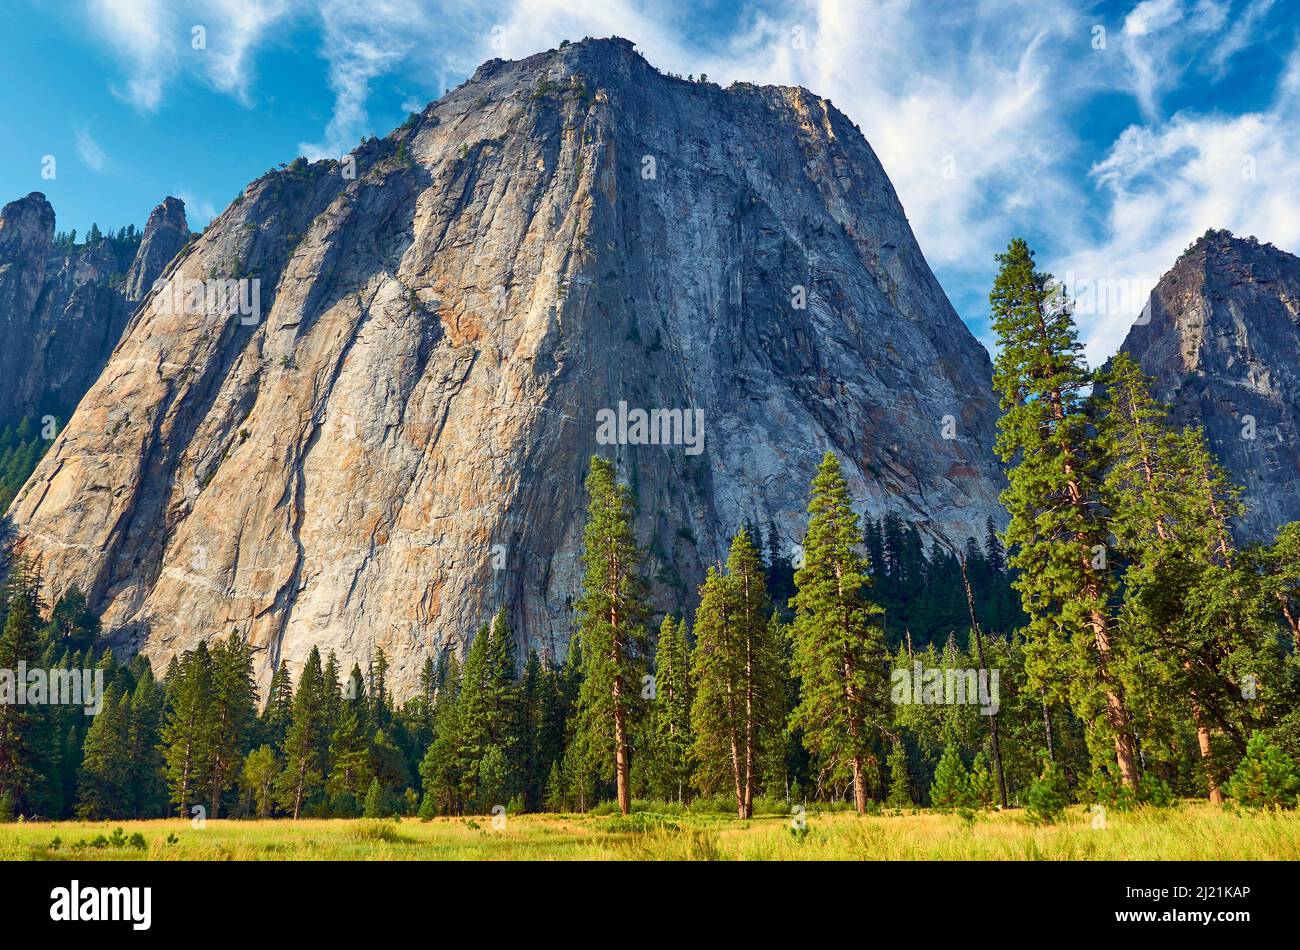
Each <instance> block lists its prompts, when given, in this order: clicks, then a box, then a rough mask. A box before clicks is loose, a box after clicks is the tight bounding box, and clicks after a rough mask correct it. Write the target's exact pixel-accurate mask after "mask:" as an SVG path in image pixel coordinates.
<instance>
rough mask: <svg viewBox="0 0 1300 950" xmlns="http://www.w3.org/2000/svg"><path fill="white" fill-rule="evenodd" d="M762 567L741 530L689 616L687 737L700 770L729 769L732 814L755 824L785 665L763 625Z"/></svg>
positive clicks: (766, 610)
mask: <svg viewBox="0 0 1300 950" xmlns="http://www.w3.org/2000/svg"><path fill="white" fill-rule="evenodd" d="M763 575H764V572H763V567H762V562H761V561H760V560H759V558H758V552H757V550H756V549H755V548H754V545H753V543H752V541H751V540H750V537H749V534H748V532H747V530H746V529H744V528H742V529H741V530H740V532H739V533H737V535H736V537H735V538H734V539H733V540H732V543H731V552H730V554H729V556H728V558H727V572H726V574H725V575H724V574H719V573H717V572H716V571H714V570H712V569H711V570H710V571H709V575H708V577H707V579H706V580H705V583H704V586H703V587H702V588H701V589H700V598H701V599H700V607H699V610H698V611H697V612H696V615H695V634H696V646H695V651H694V652H693V654H692V656H691V679H692V682H693V683H694V685H695V697H694V703H693V705H692V715H691V729H692V731H693V732H694V734H695V747H696V757H697V759H699V760H700V761H701V762H709V763H717V762H723V761H725V762H728V763H729V764H730V773H731V776H730V777H731V780H732V786H733V788H734V790H735V793H736V809H737V814H738V815H739V816H740V817H741V818H751V817H753V811H754V787H755V785H756V784H757V783H758V781H759V778H760V769H761V767H762V760H763V759H764V758H767V757H770V754H771V751H772V749H773V747H774V746H775V744H776V742H777V740H778V739H779V738H780V726H781V721H780V720H781V717H782V716H783V715H784V713H785V708H784V702H783V699H784V696H783V692H784V690H783V687H784V683H785V670H784V657H783V656H782V650H781V644H780V642H779V641H778V640H777V639H776V636H778V635H779V629H778V628H776V627H774V626H773V625H772V624H771V623H769V618H770V616H771V609H772V608H771V602H770V601H769V600H768V597H767V587H766V584H765V581H764V576H763Z"/></svg>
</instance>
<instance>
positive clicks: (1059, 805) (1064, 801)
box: [1025, 762, 1070, 825]
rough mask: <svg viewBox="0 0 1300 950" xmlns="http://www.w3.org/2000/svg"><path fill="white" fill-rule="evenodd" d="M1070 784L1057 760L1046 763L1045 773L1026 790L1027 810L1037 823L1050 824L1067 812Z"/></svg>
mask: <svg viewBox="0 0 1300 950" xmlns="http://www.w3.org/2000/svg"><path fill="white" fill-rule="evenodd" d="M1068 804H1070V786H1069V783H1068V782H1066V780H1065V774H1064V773H1063V772H1062V771H1061V770H1060V769H1059V768H1057V766H1056V763H1055V762H1047V763H1044V767H1043V774H1042V775H1040V776H1039V777H1038V778H1037V779H1036V780H1035V781H1034V782H1033V784H1031V785H1030V786H1029V789H1028V791H1026V792H1025V811H1026V813H1027V814H1028V815H1029V820H1030V821H1032V822H1033V823H1034V824H1036V825H1050V824H1053V823H1054V822H1056V821H1058V820H1060V817H1061V816H1062V815H1063V814H1065V806H1066V805H1068Z"/></svg>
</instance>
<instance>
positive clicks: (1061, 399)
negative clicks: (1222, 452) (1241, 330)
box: [989, 238, 1137, 788]
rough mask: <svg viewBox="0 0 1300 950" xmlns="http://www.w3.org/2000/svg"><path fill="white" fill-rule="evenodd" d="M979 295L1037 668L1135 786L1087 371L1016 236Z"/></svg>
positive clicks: (1047, 280)
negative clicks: (1056, 683)
mask: <svg viewBox="0 0 1300 950" xmlns="http://www.w3.org/2000/svg"><path fill="white" fill-rule="evenodd" d="M998 262H999V264H1000V265H1001V269H1000V270H999V272H998V275H997V279H996V280H995V282H994V285H993V292H992V293H991V294H990V295H989V302H990V304H991V305H992V309H993V327H994V330H995V331H996V332H997V335H998V343H999V349H1000V352H999V354H998V358H997V361H996V363H995V365H994V374H993V382H994V388H995V389H996V390H997V391H998V393H999V396H1000V400H1001V406H1002V411H1003V415H1002V417H1001V418H1000V419H999V420H998V439H997V445H996V449H997V452H998V454H999V455H1000V456H1001V458H1002V459H1003V461H1005V462H1008V463H1010V464H1011V468H1010V470H1009V471H1008V481H1009V485H1008V487H1007V488H1006V490H1005V491H1004V492H1003V493H1002V501H1003V504H1004V505H1005V506H1006V508H1007V511H1008V512H1009V513H1010V515H1011V523H1010V526H1009V527H1008V528H1007V532H1006V535H1005V541H1006V543H1007V545H1008V546H1009V547H1011V548H1013V549H1014V550H1015V552H1016V553H1015V555H1014V556H1013V557H1012V558H1011V566H1012V567H1014V568H1016V569H1017V570H1018V571H1019V572H1020V574H1019V576H1018V578H1017V580H1016V587H1017V589H1018V590H1019V591H1020V593H1021V595H1022V598H1023V601H1024V608H1025V611H1026V612H1027V613H1028V615H1029V618H1030V623H1029V632H1030V634H1031V636H1032V637H1033V638H1034V640H1035V644H1034V646H1035V650H1034V652H1033V655H1032V656H1033V660H1034V661H1035V666H1034V669H1035V671H1036V672H1035V676H1036V677H1037V678H1039V679H1049V678H1052V676H1053V675H1054V674H1057V673H1058V672H1059V673H1063V674H1064V676H1065V679H1066V683H1067V688H1068V690H1069V692H1070V694H1071V698H1072V700H1073V702H1074V706H1075V708H1076V709H1077V710H1078V711H1079V713H1080V715H1081V716H1082V718H1083V719H1084V720H1085V722H1089V723H1093V724H1095V727H1094V728H1095V731H1096V732H1097V738H1098V739H1099V740H1100V739H1109V741H1112V742H1113V744H1114V750H1115V759H1116V762H1117V764H1118V767H1119V773H1120V776H1121V777H1122V779H1123V781H1124V783H1125V784H1126V785H1128V786H1129V787H1130V788H1136V786H1137V754H1136V750H1135V746H1134V740H1133V733H1132V728H1131V725H1130V721H1129V710H1128V704H1127V701H1126V698H1125V695H1124V689H1123V684H1122V683H1121V682H1120V679H1119V676H1118V673H1117V670H1116V667H1117V665H1118V664H1119V661H1120V659H1121V658H1120V657H1119V656H1117V653H1118V652H1119V651H1120V646H1121V644H1119V643H1118V642H1117V639H1116V634H1117V631H1116V629H1115V624H1114V623H1113V621H1112V618H1111V615H1110V611H1109V609H1108V605H1109V602H1110V600H1111V598H1112V597H1113V595H1114V591H1115V581H1114V578H1113V576H1112V574H1111V573H1110V572H1109V571H1108V569H1107V562H1106V545H1107V542H1108V540H1109V531H1108V530H1107V525H1106V523H1105V520H1104V518H1103V517H1102V512H1101V506H1100V498H1099V495H1100V484H1099V482H1100V478H1101V471H1100V467H1101V464H1102V460H1101V459H1100V458H1099V457H1098V454H1097V453H1096V452H1094V451H1092V447H1091V446H1090V444H1089V426H1090V420H1089V419H1088V416H1087V413H1086V412H1085V411H1084V409H1085V397H1086V392H1085V391H1086V389H1087V387H1088V386H1089V384H1090V382H1091V379H1090V377H1089V374H1088V372H1087V369H1086V367H1085V366H1084V364H1083V358H1082V355H1081V350H1080V346H1079V343H1078V339H1077V337H1076V334H1075V329H1074V321H1073V318H1072V316H1071V313H1070V307H1069V304H1068V302H1067V301H1066V300H1065V299H1064V298H1063V295H1062V294H1060V293H1059V290H1058V289H1057V288H1056V286H1055V285H1053V284H1052V283H1051V277H1050V275H1048V274H1045V273H1041V272H1039V271H1037V270H1035V268H1034V256H1033V252H1032V251H1030V250H1029V246H1028V245H1027V244H1026V243H1025V242H1024V241H1023V240H1021V239H1019V238H1017V239H1016V240H1014V241H1012V242H1011V244H1010V246H1009V247H1008V249H1007V252H1006V253H1005V254H1000V255H998Z"/></svg>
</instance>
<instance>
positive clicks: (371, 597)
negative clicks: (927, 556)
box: [12, 40, 1000, 695]
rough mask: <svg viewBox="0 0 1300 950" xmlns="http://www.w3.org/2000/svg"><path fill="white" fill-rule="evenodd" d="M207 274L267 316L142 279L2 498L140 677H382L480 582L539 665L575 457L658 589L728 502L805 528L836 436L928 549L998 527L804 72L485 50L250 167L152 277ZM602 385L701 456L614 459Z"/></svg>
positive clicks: (911, 251)
mask: <svg viewBox="0 0 1300 950" xmlns="http://www.w3.org/2000/svg"><path fill="white" fill-rule="evenodd" d="M210 276H215V277H219V278H222V279H226V278H229V279H236V278H244V279H246V280H250V281H251V279H254V278H255V279H257V280H258V281H259V284H258V285H257V287H256V289H257V290H258V292H259V293H260V319H258V320H256V321H251V320H244V321H241V320H240V319H239V318H238V317H231V316H226V315H222V314H218V313H215V312H213V311H212V308H209V309H208V311H207V312H203V313H198V314H195V313H186V312H178V310H179V311H184V310H185V309H186V308H184V307H181V308H177V307H176V306H175V301H174V295H172V294H161V293H157V294H154V295H153V296H151V297H150V298H149V299H147V300H146V301H145V302H144V304H143V306H142V308H141V310H140V311H139V312H138V314H137V315H136V317H135V319H134V321H133V324H132V326H131V328H130V329H129V330H128V332H127V335H126V337H125V338H124V340H123V342H122V344H121V346H120V347H119V348H118V350H117V352H116V353H115V354H114V355H113V359H112V360H111V362H110V363H109V365H108V367H107V368H106V369H105V371H104V373H103V374H102V376H101V377H100V379H99V381H98V382H97V383H96V384H95V386H94V387H93V388H92V390H91V391H90V392H89V393H88V394H87V396H86V398H85V399H84V400H83V401H82V403H81V406H80V408H79V409H78V411H77V413H76V416H75V417H74V418H73V420H72V422H71V425H70V426H69V428H68V430H67V431H66V432H65V433H64V434H63V435H62V436H61V437H60V439H59V440H58V442H57V443H56V444H55V445H54V446H53V448H52V450H51V451H50V453H49V455H48V456H47V457H46V458H45V460H44V461H43V462H42V464H41V467H40V468H39V469H38V471H37V472H36V474H35V475H34V476H33V477H32V479H31V480H30V481H29V482H28V484H27V486H26V487H25V488H24V490H23V493H22V495H21V496H20V497H19V498H18V499H17V500H16V502H15V504H14V506H13V509H12V514H13V517H14V520H15V522H16V524H17V527H18V530H19V531H20V532H21V534H22V536H23V542H22V543H23V546H24V548H25V550H26V552H27V553H30V554H39V555H40V556H41V557H42V559H43V562H42V563H43V567H44V570H45V576H46V577H47V578H48V580H49V582H50V586H51V588H53V589H55V590H57V589H62V588H64V587H66V586H67V585H68V584H71V583H74V582H75V583H77V584H79V585H81V587H82V588H83V590H86V591H88V592H89V595H90V598H91V600H92V602H93V603H94V604H95V605H96V606H97V607H99V608H100V609H102V610H104V611H105V624H106V626H107V627H108V628H109V629H112V630H114V631H116V635H117V636H118V638H119V639H120V640H121V641H122V642H124V643H129V644H132V645H134V646H137V647H139V648H140V649H142V650H143V651H144V652H145V653H146V654H147V655H148V656H149V657H150V658H151V659H152V660H153V661H154V662H155V663H156V664H166V662H167V661H168V659H169V658H170V657H171V656H173V655H174V654H175V653H176V652H178V651H181V650H184V649H188V648H192V647H193V646H195V645H196V643H198V642H199V641H200V640H202V639H204V638H207V637H211V636H214V635H221V634H225V633H227V632H229V631H232V630H241V631H243V632H245V633H246V634H248V635H249V636H250V637H251V639H252V642H253V643H254V644H255V645H256V647H257V648H258V651H259V652H258V657H259V659H258V676H259V681H260V684H261V685H262V686H263V687H265V685H266V683H267V681H268V680H269V678H270V674H271V671H272V669H273V668H274V667H275V665H276V664H277V663H278V662H279V661H280V659H281V658H282V657H283V658H284V659H286V660H287V661H288V662H289V665H290V667H291V669H294V670H295V671H296V670H297V669H298V668H299V667H300V666H301V664H302V663H303V662H304V661H305V659H306V657H307V654H308V652H309V651H310V649H311V648H312V646H319V647H320V648H321V649H322V651H325V650H327V649H333V650H335V651H337V652H338V654H339V656H340V659H341V660H342V661H343V663H344V666H345V667H347V666H350V665H351V663H352V661H353V659H354V658H355V659H361V660H362V661H363V662H364V659H365V657H367V656H368V655H369V653H370V651H371V649H372V647H374V646H380V647H382V648H383V649H384V651H385V652H386V653H387V655H388V657H389V658H390V660H391V663H392V668H391V670H392V672H391V675H392V682H393V686H394V689H395V691H396V692H397V693H398V694H399V695H402V694H405V693H409V692H410V691H411V690H412V689H413V688H414V685H415V682H416V677H417V674H418V670H419V668H420V665H421V664H422V662H423V660H424V658H425V656H426V655H428V654H429V653H430V652H431V651H435V650H438V649H441V648H443V647H444V646H446V645H451V646H453V647H456V648H460V647H463V645H464V643H465V641H466V640H467V638H468V637H470V636H472V634H473V631H474V629H475V628H476V626H477V625H478V624H479V623H481V622H482V621H483V620H484V619H485V618H486V617H487V616H488V615H490V613H491V612H492V611H493V610H494V609H495V608H496V607H497V606H498V605H500V604H504V605H505V606H506V607H507V609H508V611H509V613H510V618H511V621H512V623H513V624H514V628H515V630H516V631H517V633H518V634H519V636H520V637H521V640H522V641H523V645H528V646H534V647H537V648H539V649H540V650H541V651H542V652H544V653H547V654H549V655H551V656H553V657H559V656H562V655H563V653H564V651H565V650H566V648H567V645H568V639H569V634H570V629H571V626H572V623H573V617H572V611H571V604H572V602H573V600H574V599H575V598H576V595H577V593H578V591H579V588H580V583H581V570H580V563H579V555H580V548H581V532H582V524H583V509H584V505H585V497H584V492H583V488H582V481H583V478H584V475H585V472H586V468H587V464H588V461H589V459H590V457H591V455H592V454H593V453H595V452H601V453H603V454H606V455H609V456H611V457H614V458H616V459H617V462H618V465H619V469H620V472H621V475H622V477H623V478H624V479H625V480H627V481H628V482H629V483H630V484H631V485H632V487H633V490H634V492H635V495H636V498H637V501H638V506H639V513H638V517H637V533H638V536H639V539H640V541H641V543H642V544H643V545H644V547H645V549H646V551H647V552H648V563H647V564H646V565H645V567H646V570H647V573H648V574H650V575H651V576H652V577H653V579H654V583H653V596H654V599H655V602H656V604H657V605H658V606H659V607H660V608H661V609H673V610H680V609H683V608H684V607H688V606H691V605H692V603H693V597H694V592H695V589H696V585H698V583H699V582H700V581H701V580H702V577H703V570H704V567H705V566H706V565H708V564H711V563H714V562H716V561H718V560H721V559H723V558H725V555H726V545H727V543H728V540H729V537H730V535H731V534H732V532H734V530H735V529H736V528H737V527H738V526H739V525H740V524H741V523H742V522H743V521H751V520H752V521H753V522H755V523H757V524H759V525H761V526H764V527H766V526H767V525H768V523H769V521H772V522H774V523H775V524H776V525H777V527H778V529H779V532H780V534H781V535H782V538H783V543H784V544H785V545H786V546H787V547H788V546H789V545H790V544H792V543H793V542H794V541H795V540H796V539H798V538H799V537H801V536H802V530H803V524H804V521H805V516H804V513H803V512H804V509H805V507H806V504H807V492H808V487H807V486H808V482H809V480H810V478H811V476H812V474H813V471H814V469H815V466H816V464H817V462H818V461H819V459H820V457H821V456H822V454H823V453H824V452H825V451H826V450H827V449H834V450H835V451H837V452H838V453H839V454H840V455H841V457H842V458H843V460H844V461H845V463H846V470H847V474H848V477H849V480H850V483H851V487H852V490H853V492H854V495H855V498H856V499H857V501H858V504H859V507H860V509H862V510H865V511H868V512H871V513H872V514H873V515H880V514H882V513H884V512H886V511H895V512H898V513H900V514H901V515H903V516H904V517H905V518H908V519H910V520H914V521H917V522H920V523H921V524H922V525H923V526H924V530H925V531H926V532H927V533H928V534H929V536H930V537H931V538H933V539H935V540H936V541H939V542H941V543H947V542H952V543H960V542H961V541H962V540H963V539H964V538H965V537H966V536H967V535H970V534H975V535H978V534H979V533H980V532H981V531H982V528H983V525H984V522H985V519H986V518H987V517H989V516H993V517H994V518H1000V515H999V514H998V509H997V500H996V499H997V492H998V490H999V485H1000V474H999V469H998V467H997V465H996V463H995V461H994V460H993V457H992V454H991V450H990V446H991V445H992V442H993V436H994V424H995V417H996V404H995V401H994V397H993V395H992V393H991V389H990V382H989V381H990V372H991V371H990V364H989V360H988V356H987V354H986V353H985V352H984V350H983V349H982V348H981V347H980V346H979V345H978V344H977V343H976V341H975V340H974V339H973V338H972V336H971V335H970V333H969V332H968V331H967V330H966V328H965V326H964V325H963V324H962V323H961V321H960V320H959V319H958V317H957V315H956V314H955V313H954V312H953V310H952V308H951V306H950V305H949V303H948V301H947V299H946V298H945V297H944V294H943V292H942V291H941V289H940V288H939V285H938V284H937V282H936V281H935V279H934V277H933V275H932V274H931V273H930V270H929V268H928V267H927V265H926V263H925V260H924V258H923V257H922V255H921V252H920V250H919V249H918V247H917V245H916V241H915V239H914V238H913V236H912V233H911V230H910V228H909V227H908V224H907V220H906V218H905V216H904V214H903V210H902V208H901V207H900V205H899V202H898V199H897V197H896V196H895V194H894V191H893V188H892V187H891V185H890V183H889V181H888V179H887V178H886V176H885V173H884V171H883V170H882V169H881V166H880V164H879V162H878V161H877V160H876V157H875V155H874V154H873V153H872V151H871V149H870V147H869V146H868V145H867V143H866V142H865V141H864V140H863V138H862V137H861V135H860V134H859V132H858V131H857V129H856V128H855V127H854V126H853V124H852V123H851V122H850V121H849V120H848V119H846V118H845V117H844V116H843V115H842V114H840V113H839V112H838V111H836V110H835V109H834V108H833V107H832V106H831V105H830V104H829V103H828V102H826V101H825V100H822V99H819V98H818V97H817V96H815V95H813V94H811V93H809V92H807V91H806V90H803V89H785V88H772V87H764V88H760V87H756V86H750V85H744V84H740V85H736V86H733V87H731V88H730V89H727V90H723V89H720V88H718V87H717V86H713V85H707V84H695V83H689V82H683V81H680V80H675V79H672V78H669V77H665V76H662V75H661V74H659V73H658V72H657V71H656V70H655V69H654V68H653V67H651V66H650V65H648V64H647V63H646V62H645V61H644V60H643V59H641V57H640V56H638V55H637V54H636V53H634V52H633V51H632V48H631V44H629V43H626V42H625V41H621V40H602V41H589V42H584V43H580V44H575V45H573V46H569V47H567V48H565V49H563V50H559V51H552V52H548V53H544V54H540V55H537V56H534V57H531V58H529V59H526V60H522V61H518V62H508V63H507V62H501V61H492V62H489V63H487V64H485V65H484V66H483V67H481V68H480V69H479V71H478V72H477V73H476V75H475V76H474V77H473V79H472V80H471V81H469V82H468V83H466V84H465V85H463V86H462V87H460V88H459V89H457V90H455V91H453V92H451V93H450V94H448V95H447V96H446V97H444V98H443V99H442V100H440V101H439V102H437V103H434V104H432V105H430V106H429V107H428V108H427V109H426V110H425V111H424V112H423V113H422V114H420V115H419V116H416V117H413V119H412V120H411V121H410V122H408V123H407V124H406V125H404V126H403V127H402V128H400V129H398V130H397V131H395V132H394V133H393V134H392V135H390V136H389V137H388V138H387V139H385V140H382V141H378V140H372V141H370V142H368V143H365V144H363V145H362V146H361V147H360V148H359V149H358V150H357V151H356V152H355V153H353V155H352V156H348V157H346V158H345V159H344V160H343V161H341V162H317V163H314V164H308V163H306V162H305V161H303V160H299V161H297V162H294V163H293V164H292V165H289V166H288V167H286V168H283V169H282V170H280V171H276V172H272V173H269V174H268V175H266V176H265V177H263V178H261V179H259V180H257V181H255V182H253V183H252V184H251V185H249V186H248V188H247V189H245V191H244V193H243V195H242V196H241V198H239V199H237V200H236V202H235V203H234V204H233V205H232V206H231V207H230V208H228V209H227V210H226V211H225V212H224V213H223V214H222V215H221V216H220V217H219V218H218V219H217V220H216V221H215V222H214V224H213V225H212V226H211V227H210V228H209V229H208V230H207V231H206V232H205V233H204V235H203V237H202V238H200V239H199V240H198V241H197V242H196V243H194V244H193V245H191V246H190V247H189V248H188V249H187V250H186V251H185V252H184V253H183V254H182V256H181V257H180V258H179V259H178V260H177V261H176V262H174V263H173V264H172V265H171V267H170V268H169V270H168V272H167V274H166V275H165V277H166V278H167V279H168V280H170V281H171V282H172V284H177V283H183V282H185V281H191V280H194V279H207V278H209V277H210ZM245 286H246V287H247V289H248V290H249V291H251V290H252V289H253V287H252V285H251V283H250V284H248V285H245ZM805 302H806V305H805V306H803V307H800V306H797V305H796V304H797V303H805ZM620 402H626V403H627V405H628V408H629V410H634V409H644V410H653V409H668V410H671V409H688V410H690V409H698V410H701V411H702V413H703V420H704V443H703V451H702V452H701V453H699V454H691V453H690V452H688V451H687V448H688V447H687V446H684V445H667V446H664V445H633V444H621V445H604V444H601V443H600V442H598V439H597V414H598V412H600V411H601V410H611V409H612V410H615V411H617V407H618V405H619V403H620ZM945 430H946V431H945ZM945 435H947V436H951V437H945Z"/></svg>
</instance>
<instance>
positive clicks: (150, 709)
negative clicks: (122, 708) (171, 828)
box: [128, 661, 167, 818]
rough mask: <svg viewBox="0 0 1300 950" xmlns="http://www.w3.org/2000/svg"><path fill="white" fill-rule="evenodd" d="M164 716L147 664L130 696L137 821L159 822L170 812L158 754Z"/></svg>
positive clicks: (133, 801) (131, 761) (159, 693)
mask: <svg viewBox="0 0 1300 950" xmlns="http://www.w3.org/2000/svg"><path fill="white" fill-rule="evenodd" d="M162 713H163V691H162V690H161V689H160V688H159V686H158V681H157V680H155V679H154V677H153V671H152V670H151V669H150V668H149V664H148V662H147V661H145V662H144V663H143V666H142V668H141V669H140V672H139V674H138V676H137V678H136V687H135V692H134V693H133V694H132V695H131V715H130V730H129V742H130V748H129V751H128V755H129V765H130V772H131V777H130V784H131V812H130V813H131V814H132V815H133V816H134V817H136V818H156V817H158V816H160V815H163V814H165V813H166V811H167V785H166V783H165V782H164V781H163V779H162V774H163V767H164V761H163V756H162V753H161V751H160V750H159V742H160V740H161V732H162Z"/></svg>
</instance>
